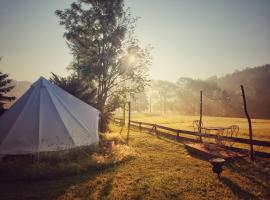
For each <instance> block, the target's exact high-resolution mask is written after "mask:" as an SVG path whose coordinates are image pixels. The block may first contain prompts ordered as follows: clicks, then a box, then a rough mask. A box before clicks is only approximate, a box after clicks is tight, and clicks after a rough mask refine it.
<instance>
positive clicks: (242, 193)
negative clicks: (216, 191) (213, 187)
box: [219, 177, 257, 199]
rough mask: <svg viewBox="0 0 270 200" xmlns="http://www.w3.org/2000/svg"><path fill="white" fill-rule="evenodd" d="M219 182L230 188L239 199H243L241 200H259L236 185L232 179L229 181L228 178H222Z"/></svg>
mask: <svg viewBox="0 0 270 200" xmlns="http://www.w3.org/2000/svg"><path fill="white" fill-rule="evenodd" d="M219 180H220V181H221V182H222V183H223V184H225V185H226V186H228V187H229V188H230V190H231V191H232V192H233V194H235V195H236V196H238V197H239V198H241V199H257V197H256V196H254V195H253V194H251V193H249V192H248V191H245V190H243V189H242V188H241V187H240V186H239V185H238V184H236V183H234V182H233V181H231V180H230V179H228V178H226V177H221V178H220V179H219Z"/></svg>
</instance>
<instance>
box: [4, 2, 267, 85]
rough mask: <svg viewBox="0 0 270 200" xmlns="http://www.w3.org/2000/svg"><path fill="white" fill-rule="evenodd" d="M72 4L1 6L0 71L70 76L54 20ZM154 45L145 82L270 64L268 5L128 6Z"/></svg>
mask: <svg viewBox="0 0 270 200" xmlns="http://www.w3.org/2000/svg"><path fill="white" fill-rule="evenodd" d="M71 2H73V1H72V0H46V1H44V0H0V56H2V57H3V59H2V61H1V62H0V69H1V70H2V71H3V72H7V73H9V74H10V75H11V78H13V79H16V80H29V81H35V80H36V79H37V78H38V77H39V76H45V77H49V75H50V72H54V73H56V74H59V75H67V71H66V67H67V66H68V64H69V63H70V62H71V61H72V56H71V55H70V53H69V49H68V47H67V46H66V44H65V40H64V38H63V37H62V35H63V33H64V29H63V27H61V26H60V25H59V24H58V22H59V20H58V18H57V17H56V16H55V15H54V11H55V10H56V9H64V8H67V7H69V5H70V3H71ZM126 4H127V6H129V7H130V8H131V12H132V14H133V15H134V16H140V17H141V18H140V19H139V21H138V23H137V30H136V35H137V37H138V39H139V40H140V41H141V44H142V45H143V46H144V45H147V44H151V45H152V46H153V48H154V49H153V51H152V56H153V64H152V66H151V69H150V77H151V78H153V79H163V80H170V81H176V80H177V79H178V78H179V77H183V76H185V77H192V78H202V79H205V78H207V77H209V76H213V75H218V76H221V75H224V74H226V73H231V72H233V71H235V70H236V69H243V68H245V67H253V66H258V65H263V64H266V63H270V1H269V0H256V1H255V0H127V1H126Z"/></svg>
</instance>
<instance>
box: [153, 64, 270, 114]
mask: <svg viewBox="0 0 270 200" xmlns="http://www.w3.org/2000/svg"><path fill="white" fill-rule="evenodd" d="M154 83H155V84H152V87H151V99H152V103H151V104H152V105H151V106H152V108H153V109H154V110H155V111H156V112H162V113H165V112H179V113H181V114H189V115H197V114H198V112H199V102H200V100H199V95H200V90H202V91H203V114H204V115H212V116H224V117H244V116H245V115H244V112H243V108H242V106H243V99H242V95H241V89H240V85H243V86H244V88H245V93H246V97H247V104H248V110H249V113H250V115H251V116H252V117H253V118H267V119H269V118H270V89H269V86H270V64H266V65H263V66H258V67H253V68H246V69H244V70H241V71H239V70H237V71H235V72H233V73H231V74H227V75H225V76H222V77H217V76H213V77H210V78H208V79H206V80H201V79H192V78H186V77H180V78H179V79H178V81H177V82H176V83H172V82H167V83H165V82H164V81H155V82H154ZM165 86H166V87H165Z"/></svg>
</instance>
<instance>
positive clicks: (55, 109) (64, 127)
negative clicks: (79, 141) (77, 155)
mask: <svg viewBox="0 0 270 200" xmlns="http://www.w3.org/2000/svg"><path fill="white" fill-rule="evenodd" d="M46 92H47V93H48V94H49V97H50V98H49V99H50V101H51V103H52V104H53V107H54V109H55V110H56V113H57V115H58V117H59V118H60V121H61V122H62V124H63V126H64V128H65V130H66V133H67V134H66V135H68V137H69V139H71V140H72V143H73V146H76V145H75V144H76V143H75V141H74V140H73V138H72V137H71V136H70V135H69V131H68V128H67V127H66V125H65V123H64V121H63V120H62V117H61V115H60V114H59V112H58V109H57V108H56V106H55V104H54V102H53V100H52V97H51V94H50V92H49V90H48V89H47V88H46Z"/></svg>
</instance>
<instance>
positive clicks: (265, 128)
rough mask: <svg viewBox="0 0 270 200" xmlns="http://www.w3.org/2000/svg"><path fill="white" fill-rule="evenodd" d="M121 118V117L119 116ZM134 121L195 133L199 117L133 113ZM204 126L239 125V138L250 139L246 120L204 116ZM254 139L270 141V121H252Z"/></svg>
mask: <svg viewBox="0 0 270 200" xmlns="http://www.w3.org/2000/svg"><path fill="white" fill-rule="evenodd" d="M118 116H119V117H121V116H120V115H118ZM131 119H132V120H137V121H143V122H149V123H156V124H160V125H164V126H168V127H172V128H177V129H182V130H190V131H193V130H194V129H193V126H192V122H193V121H194V120H198V119H199V116H185V115H177V114H166V115H160V114H140V113H132V116H131ZM203 125H204V126H206V127H207V126H218V127H219V126H221V127H223V126H224V127H226V126H230V125H238V126H239V128H240V131H239V137H243V138H248V123H247V119H245V118H225V117H210V116H203ZM252 126H253V137H254V139H259V140H266V141H270V120H263V119H252Z"/></svg>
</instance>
